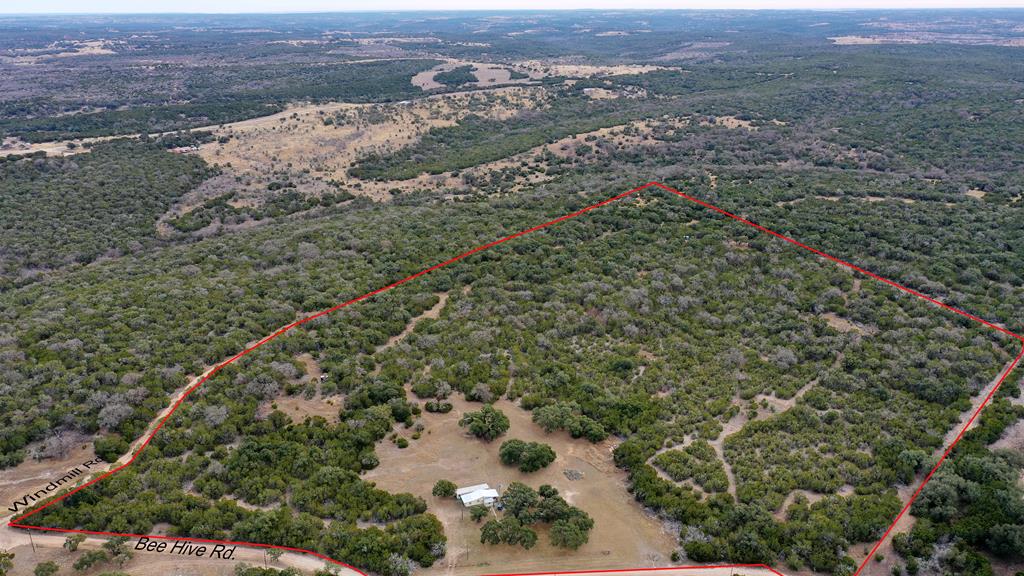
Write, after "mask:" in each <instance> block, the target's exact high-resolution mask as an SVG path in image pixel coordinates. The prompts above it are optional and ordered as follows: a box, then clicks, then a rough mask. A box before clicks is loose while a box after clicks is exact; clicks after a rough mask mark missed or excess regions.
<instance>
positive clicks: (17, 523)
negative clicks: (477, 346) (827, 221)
mask: <svg viewBox="0 0 1024 576" xmlns="http://www.w3.org/2000/svg"><path fill="white" fill-rule="evenodd" d="M651 187H655V188H660V189H661V190H664V191H666V192H669V193H672V194H675V195H676V196H678V197H680V198H683V199H685V200H689V201H690V202H693V203H695V204H698V205H700V206H703V207H704V208H707V209H709V210H711V211H714V212H717V213H719V214H721V215H723V216H726V217H728V218H731V219H733V220H736V221H737V222H742V223H743V224H746V225H747V226H751V227H753V228H756V229H757V230H760V231H761V232H764V233H766V234H769V235H771V236H774V237H776V238H779V239H781V240H784V241H786V242H788V243H790V244H792V245H794V246H797V247H799V248H802V249H804V250H807V251H809V252H812V253H814V254H816V255H818V256H821V257H822V258H825V259H827V260H830V261H832V262H834V263H836V264H838V265H840V266H844V267H846V268H849V269H851V270H853V271H855V272H859V273H860V274H864V275H865V276H868V277H870V278H873V279H875V280H878V281H879V282H883V283H885V284H888V285H890V286H892V287H894V288H897V289H899V290H901V291H903V292H906V293H908V294H911V295H913V296H916V297H918V298H921V299H923V300H926V301H927V302H929V303H931V304H934V305H936V306H939V307H941V308H944V309H946V310H949V311H950V312H954V313H956V314H959V315H960V316H963V317H965V318H969V319H970V320H973V321H975V322H979V323H981V324H984V325H985V326H988V327H989V328H992V329H993V330H997V331H999V332H1001V333H1003V334H1005V335H1007V336H1010V337H1013V338H1016V339H1017V340H1020V341H1021V343H1022V347H1021V351H1020V352H1019V353H1018V354H1017V357H1016V358H1014V360H1013V361H1012V362H1011V363H1010V364H1009V365H1008V366H1007V367H1006V369H1005V370H1004V371H1003V373H1002V374H1001V375H1000V377H999V380H998V382H996V385H995V387H994V388H993V389H992V391H991V392H989V394H988V396H986V397H985V399H984V401H982V403H981V404H980V405H979V406H978V408H977V409H976V410H975V411H974V413H973V414H972V415H971V417H970V419H969V420H968V421H967V423H966V424H964V426H963V428H962V429H961V430H960V433H959V434H957V436H956V438H955V439H954V440H953V442H952V443H951V444H950V445H949V446H948V447H947V448H946V450H945V452H944V453H943V454H942V456H941V457H940V458H939V460H938V462H936V464H935V466H934V467H933V468H932V469H931V471H930V472H928V475H927V476H925V478H924V480H922V481H921V485H920V486H918V488H917V490H916V491H914V493H913V495H911V497H910V500H909V501H907V504H906V505H905V506H904V507H903V509H902V510H900V513H899V514H898V515H897V516H896V518H895V519H894V520H893V522H892V524H891V525H890V526H889V528H888V529H887V530H886V531H885V534H883V535H882V538H881V539H880V540H879V541H878V543H877V544H875V546H874V548H872V549H871V553H870V554H868V555H867V557H866V558H865V559H864V561H863V562H862V563H861V565H860V566H859V567H858V568H857V571H856V572H855V573H854V576H859V574H860V573H861V572H862V571H863V570H864V568H865V567H866V566H867V565H868V562H869V561H870V560H871V558H872V557H873V556H874V555H875V552H876V551H877V550H878V548H879V547H881V545H882V543H883V542H885V539H886V538H887V537H888V536H889V534H890V533H891V532H892V530H893V529H894V528H895V527H896V523H897V522H899V520H900V518H902V517H903V515H904V514H905V513H906V512H907V510H909V509H910V506H911V504H913V503H914V500H915V499H916V498H917V496H918V495H919V494H920V493H921V490H923V489H924V486H925V484H927V483H928V481H929V480H931V478H932V476H933V475H934V474H935V472H936V471H937V470H938V469H939V466H941V465H942V463H943V462H945V460H946V458H947V457H948V456H949V454H950V452H952V450H953V448H954V447H955V446H956V445H957V443H958V442H960V439H961V438H962V437H963V435H964V433H966V432H967V430H968V428H970V426H971V424H972V423H973V422H974V420H975V419H976V418H977V417H978V415H979V414H980V413H981V411H982V409H984V408H985V406H986V405H987V404H988V402H989V401H990V400H991V399H992V397H993V396H994V395H995V393H996V391H997V390H999V387H1000V386H1002V384H1003V382H1004V381H1005V380H1006V378H1007V377H1008V376H1009V375H1010V373H1011V372H1013V369H1014V368H1016V366H1017V364H1018V363H1019V362H1020V361H1021V359H1022V358H1024V336H1020V335H1018V334H1015V333H1013V332H1011V331H1010V330H1007V329H1006V328H1003V327H1002V326H998V325H996V324H993V323H992V322H988V321H986V320H984V319H982V318H979V317H977V316H975V315H973V314H970V313H968V312H965V311H963V310H961V309H959V308H956V307H953V306H950V305H948V304H944V303H942V302H940V301H939V300H936V299H935V298H931V297H929V296H926V295H924V294H922V293H920V292H918V291H916V290H913V289H912V288H908V287H906V286H903V285H902V284H899V283H897V282H894V281H892V280H889V279H888V278H884V277H882V276H879V275H878V274H875V273H874V272H870V271H868V270H865V269H863V268H861V267H859V266H856V265H854V264H851V263H849V262H847V261H845V260H841V259H839V258H836V257H835V256H832V255H830V254H827V253H825V252H822V251H821V250H818V249H816V248H812V247H810V246H808V245H806V244H803V243H802V242H799V241H797V240H794V239H793V238H790V237H789V236H786V235H784V234H780V233H778V232H775V231H774V230H770V229H768V228H765V227H764V226H761V225H760V224H757V223H755V222H751V221H750V220H747V219H745V218H743V217H741V216H737V215H735V214H733V213H731V212H727V211H725V210H723V209H721V208H719V207H717V206H715V205H713V204H709V203H707V202H704V201H703V200H700V199H698V198H695V197H693V196H690V195H689V194H685V193H683V192H680V191H679V190H676V189H675V188H672V187H670V186H666V185H665V184H662V183H660V182H648V183H647V184H644V185H643V186H638V187H636V188H633V189H632V190H629V191H627V192H623V193H621V194H618V195H616V196H612V197H611V198H608V199H607V200H602V201H601V202H598V203H596V204H591V205H590V206H587V207H586V208H582V209H580V210H577V211H575V212H572V213H569V214H566V215H564V216H560V217H558V218H555V219H554V220H549V221H547V222H545V223H543V224H539V225H537V226H534V227H532V228H527V229H526V230H522V231H520V232H516V233H515V234H510V235H508V236H505V237H504V238H500V239H498V240H495V241H493V242H488V243H487V244H482V245H480V246H477V247H476V248H473V249H471V250H467V251H466V252H463V253H461V254H459V255H458V256H455V257H453V258H449V259H448V260H445V261H444V262H440V263H438V264H434V265H433V266H430V267H429V268H425V269H423V270H420V271H419V272H417V273H415V274H412V275H410V276H406V277H405V278H402V279H401V280H398V281H396V282H393V283H391V284H388V285H387V286H384V287H382V288H378V289H376V290H373V291H371V292H367V293H366V294H363V295H362V296H358V297H356V298H353V299H351V300H348V301H347V302H343V303H341V304H338V305H336V306H333V307H331V308H327V309H326V310H321V311H320V312H317V313H315V314H312V315H310V316H306V317H305V318H302V319H300V320H297V321H295V322H292V323H291V324H288V325H287V326H285V327H283V328H280V329H278V330H277V331H275V332H273V333H271V334H270V335H269V336H266V337H264V338H263V339H261V340H259V341H257V342H256V343H255V344H253V345H251V346H249V347H248V348H246V349H245V350H242V351H241V352H239V353H238V354H235V355H234V356H232V357H231V358H228V359H227V360H225V361H223V362H221V363H219V364H217V365H216V366H214V367H213V368H212V369H211V370H209V371H208V372H207V373H206V374H205V375H204V376H203V377H202V378H200V379H199V380H198V381H197V382H196V383H195V384H194V385H192V386H191V387H190V388H188V390H186V391H185V393H184V394H182V396H181V398H179V399H178V400H177V402H175V403H174V405H173V406H172V407H171V409H170V410H169V411H168V412H167V414H165V415H164V417H163V418H161V419H160V422H159V423H158V424H157V425H156V427H155V428H154V429H153V431H152V432H150V434H149V436H147V437H146V439H145V440H144V441H143V442H142V444H141V445H139V448H138V450H136V451H135V452H134V453H133V454H132V457H131V459H129V460H128V462H126V463H124V464H122V465H121V466H118V467H117V468H114V469H113V470H110V471H109V472H106V473H105V474H103V475H101V476H99V477H97V478H94V479H92V480H90V481H89V482H86V483H85V484H82V485H81V486H78V487H77V488H75V489H74V490H71V491H69V492H66V493H64V494H61V495H59V496H57V497H56V498H54V499H53V500H50V501H49V502H47V503H46V504H44V505H42V506H40V507H38V508H36V509H34V510H31V511H29V512H28V513H26V514H22V515H21V516H18V517H17V518H14V519H12V520H11V521H10V522H8V524H7V525H8V526H10V527H12V528H23V529H27V530H42V531H47V532H62V533H76V534H89V535H96V536H128V537H131V538H143V537H145V538H153V539H161V540H185V541H190V542H203V543H213V544H230V545H241V546H249V547H253V548H275V549H278V550H285V551H289V552H300V553H303V554H309V555H310V556H315V557H317V558H320V559H322V560H325V561H327V562H331V563H333V564H336V565H339V566H343V567H345V568H348V569H351V570H354V571H355V572H357V573H359V574H362V575H363V576H366V573H365V572H363V571H361V570H359V569H358V568H356V567H355V566H351V565H349V564H346V563H344V562H340V561H338V560H335V559H333V558H330V557H328V556H325V555H323V554H320V553H318V552H314V551H312V550H306V549H303V548H293V547H290V546H277V545H274V544H262V543H258V542H240V541H233V540H214V539H209V538H192V537H175V536H162V535H153V534H128V533H123V532H100V531H94V530H76V529H69V528H51V527H46V526H33V525H29V524H22V523H21V521H22V520H24V519H26V518H28V517H30V516H33V515H35V514H38V513H39V512H41V511H42V510H44V509H46V508H47V507H49V506H52V505H53V504H56V503H57V502H60V501H62V500H64V499H66V498H67V497H69V496H71V495H72V494H75V493H76V492H78V491H80V490H83V489H85V488H87V487H89V486H91V485H93V484H96V483H98V482H100V481H102V480H104V479H106V478H109V477H110V476H113V475H114V474H116V473H118V472H120V471H121V470H124V469H125V468H127V467H128V466H129V465H131V464H132V463H133V462H134V461H135V459H136V458H138V456H139V454H141V453H142V451H143V450H144V449H145V448H146V446H148V445H149V442H150V441H151V440H152V439H153V437H154V436H156V434H157V432H159V431H160V429H161V428H163V426H164V424H165V423H166V422H167V420H168V419H169V418H170V417H171V415H172V414H174V412H175V411H176V410H177V409H178V407H179V406H181V404H182V402H184V401H185V398H187V397H188V395H189V394H191V393H192V392H194V391H195V390H196V389H197V388H199V387H200V386H202V385H203V384H204V383H205V382H206V381H207V380H209V379H210V378H212V377H213V375H214V374H216V373H217V372H219V371H220V370H221V369H223V368H224V367H225V366H227V365H228V364H231V363H232V362H234V361H236V360H238V359H239V358H241V357H243V356H245V355H247V354H249V353H250V352H252V351H253V350H256V349H257V348H259V347H260V346H263V345H264V344H266V343H267V342H270V341H271V340H273V339H275V338H277V337H278V336H280V335H282V334H284V333H285V332H288V331H290V330H292V329H294V328H296V327H298V326H301V325H302V324H305V323H306V322H309V321H310V320H313V319H316V318H319V317H321V316H325V315H327V314H330V313H331V312H335V311H337V310H340V309H342V308H346V307H348V306H351V305H352V304H355V303H357V302H361V301H363V300H367V299H369V298H372V297H373V296H376V295H377V294H381V293H383V292H387V291H389V290H391V289H393V288H397V287H399V286H401V285H402V284H405V283H407V282H411V281H412V280H415V279H417V278H419V277H420V276H423V275H425V274H429V273H430V272H433V271H434V270H438V269H440V268H444V267H445V266H448V265H450V264H453V263H455V262H458V261H459V260H463V259H465V258H467V257H469V256H472V255H473V254H476V253H477V252H482V251H484V250H487V249H489V248H493V247H495V246H498V245H499V244H504V243H505V242H508V241H510V240H514V239H516V238H519V237H520V236H525V235H527V234H530V233H532V232H536V231H538V230H543V229H544V228H547V227H549V226H553V225H555V224H558V223H559V222H564V221H566V220H570V219H572V218H575V217H577V216H580V215H582V214H584V213H586V212H589V211H591V210H594V209H596V208H600V207H602V206H605V205H607V204H611V203H612V202H615V201H616V200H621V199H623V198H626V197H627V196H630V195H632V194H635V193H637V192H640V191H642V190H646V189H648V188H651ZM718 568H720V569H723V570H724V569H735V568H758V569H763V570H768V571H769V572H771V573H773V574H777V575H778V576H784V575H783V574H782V573H781V572H778V571H777V570H775V569H774V568H772V567H771V566H768V565H765V564H716V565H706V566H667V567H659V568H623V569H615V570H569V571H558V572H523V573H509V574H494V575H491V576H549V575H554V574H596V573H623V572H654V571H667V570H697V569H718Z"/></svg>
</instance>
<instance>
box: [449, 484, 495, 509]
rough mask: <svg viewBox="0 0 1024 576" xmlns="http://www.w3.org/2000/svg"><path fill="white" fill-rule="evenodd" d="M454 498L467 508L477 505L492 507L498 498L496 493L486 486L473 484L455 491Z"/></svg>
mask: <svg viewBox="0 0 1024 576" xmlns="http://www.w3.org/2000/svg"><path fill="white" fill-rule="evenodd" d="M455 497H456V498H458V499H459V500H461V501H462V505H463V506H465V507H467V508H468V507H470V506H476V505H477V504H483V505H484V506H493V505H494V503H495V502H497V501H498V497H499V496H498V491H497V490H495V489H494V488H491V487H490V486H488V485H487V484H475V485H473V486H466V487H465V488H458V489H456V490H455Z"/></svg>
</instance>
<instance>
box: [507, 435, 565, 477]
mask: <svg viewBox="0 0 1024 576" xmlns="http://www.w3.org/2000/svg"><path fill="white" fill-rule="evenodd" d="M498 457H499V458H501V461H502V462H503V463H504V464H505V465H507V466H518V467H519V470H520V471H521V472H527V473H529V472H536V471H537V470H540V469H541V468H544V467H545V466H547V465H548V464H551V463H552V462H554V461H555V451H554V450H553V449H552V448H551V446H548V445H547V444H542V443H540V442H523V441H522V440H519V439H512V440H506V441H505V442H503V443H502V444H501V448H500V449H499V450H498Z"/></svg>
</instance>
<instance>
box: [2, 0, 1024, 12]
mask: <svg viewBox="0 0 1024 576" xmlns="http://www.w3.org/2000/svg"><path fill="white" fill-rule="evenodd" d="M980 7H991V8H995V7H1001V8H1010V7H1012V8H1024V0H376V1H374V2H366V1H360V0H142V1H140V0H26V1H22V2H16V1H4V2H2V3H0V13H7V14H11V13H40V12H58V13H67V12H76V13H81V12H132V13H137V12H203V13H211V12H218V13H223V12H313V11H354V10H482V9H496V10H497V9H527V10H534V9H576V8H598V9H607V8H719V9H721V8H743V9H748V8H810V9H816V10H827V9H844V10H845V9H853V8H980Z"/></svg>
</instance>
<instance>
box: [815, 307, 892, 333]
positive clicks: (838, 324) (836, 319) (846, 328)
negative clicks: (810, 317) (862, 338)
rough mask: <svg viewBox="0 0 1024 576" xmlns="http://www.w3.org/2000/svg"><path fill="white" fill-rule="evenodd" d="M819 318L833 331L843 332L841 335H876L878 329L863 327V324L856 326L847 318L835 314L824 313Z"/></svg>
mask: <svg viewBox="0 0 1024 576" xmlns="http://www.w3.org/2000/svg"><path fill="white" fill-rule="evenodd" d="M821 317H822V318H823V319H824V320H825V322H826V323H827V324H828V325H829V326H830V327H831V328H833V329H835V330H838V331H839V332H843V333H851V332H853V333H856V334H864V335H870V334H876V333H878V328H875V327H874V326H865V325H863V324H858V323H856V322H853V321H852V320H849V319H847V318H843V317H842V316H839V315H837V314H835V313H833V312H826V313H824V314H822V315H821Z"/></svg>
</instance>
